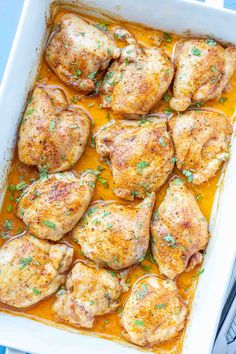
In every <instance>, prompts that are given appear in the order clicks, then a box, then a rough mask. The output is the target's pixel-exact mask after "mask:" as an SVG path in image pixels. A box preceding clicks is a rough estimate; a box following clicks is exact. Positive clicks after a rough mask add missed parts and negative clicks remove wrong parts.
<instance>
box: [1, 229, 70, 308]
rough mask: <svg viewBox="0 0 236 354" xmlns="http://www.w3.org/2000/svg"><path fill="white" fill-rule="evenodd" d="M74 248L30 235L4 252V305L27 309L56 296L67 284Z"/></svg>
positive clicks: (13, 241) (8, 245) (10, 243)
mask: <svg viewBox="0 0 236 354" xmlns="http://www.w3.org/2000/svg"><path fill="white" fill-rule="evenodd" d="M73 252H74V251H73V248H72V247H69V246H68V245H66V244H63V243H57V244H51V243H50V242H48V241H45V240H39V239H37V238H36V237H34V236H32V235H30V234H26V235H24V236H20V237H19V236H17V237H14V238H12V239H11V240H9V241H7V242H5V243H4V245H3V246H2V247H1V248H0V267H1V272H0V301H1V302H3V303H5V304H7V305H9V306H13V307H17V308H25V307H29V306H31V305H34V304H36V303H37V302H39V301H40V300H42V299H44V298H45V297H47V296H49V295H51V294H53V293H54V292H55V291H57V289H58V288H59V287H60V286H61V285H62V284H64V282H65V280H66V275H65V272H66V271H68V270H69V268H70V265H71V263H72V258H73Z"/></svg>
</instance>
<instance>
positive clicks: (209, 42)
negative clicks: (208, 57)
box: [206, 39, 217, 47]
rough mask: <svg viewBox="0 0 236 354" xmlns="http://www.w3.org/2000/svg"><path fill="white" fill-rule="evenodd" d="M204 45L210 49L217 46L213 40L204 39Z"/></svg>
mask: <svg viewBox="0 0 236 354" xmlns="http://www.w3.org/2000/svg"><path fill="white" fill-rule="evenodd" d="M206 43H207V44H208V45H210V46H211V47H215V46H216V45H217V43H216V41H215V40H214V39H206Z"/></svg>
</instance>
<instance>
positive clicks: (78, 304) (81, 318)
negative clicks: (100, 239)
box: [53, 261, 121, 328]
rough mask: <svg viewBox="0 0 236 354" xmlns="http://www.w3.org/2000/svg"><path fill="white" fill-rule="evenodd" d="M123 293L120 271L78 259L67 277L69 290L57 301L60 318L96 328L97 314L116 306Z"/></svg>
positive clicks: (56, 310)
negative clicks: (108, 269)
mask: <svg viewBox="0 0 236 354" xmlns="http://www.w3.org/2000/svg"><path fill="white" fill-rule="evenodd" d="M120 295H121V286H120V284H119V280H118V278H117V277H116V275H114V274H111V273H110V272H108V271H107V270H105V269H102V268H98V267H96V266H95V265H94V264H93V263H92V262H85V261H78V262H77V263H76V264H75V266H74V268H73V269H72V271H71V273H70V274H69V276H68V278H67V281H66V290H65V292H62V294H61V295H59V296H58V298H57V300H56V301H55V303H54V305H53V312H54V316H55V319H56V321H58V322H62V323H65V324H72V325H74V326H78V327H86V328H92V327H93V324H94V320H95V316H98V315H104V314H106V313H110V312H112V311H113V310H115V309H116V308H117V306H118V300H119V297H120Z"/></svg>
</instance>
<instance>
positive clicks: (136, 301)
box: [121, 275, 187, 346]
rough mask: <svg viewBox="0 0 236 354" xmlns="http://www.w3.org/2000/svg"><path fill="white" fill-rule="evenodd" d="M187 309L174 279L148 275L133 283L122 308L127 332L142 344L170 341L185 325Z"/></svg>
mask: <svg viewBox="0 0 236 354" xmlns="http://www.w3.org/2000/svg"><path fill="white" fill-rule="evenodd" d="M186 317H187V309H186V306H185V305H184V303H183V300H182V299H181V297H180V295H179V292H178V289H177V286H176V284H175V282H173V281H171V280H164V279H161V278H158V277H157V276H155V275H148V276H145V277H143V278H141V279H140V280H138V282H137V283H136V284H135V285H134V287H133V290H132V292H131V294H130V296H129V297H128V299H127V301H126V303H125V305H124V309H123V312H122V318H121V324H122V326H123V327H124V329H125V332H124V335H125V337H126V338H127V339H128V340H130V341H131V342H133V343H135V344H138V345H140V346H152V345H155V344H159V343H161V342H165V341H169V340H171V339H173V338H174V337H176V336H177V335H178V334H179V332H180V331H181V330H182V329H183V328H184V325H185V321H186Z"/></svg>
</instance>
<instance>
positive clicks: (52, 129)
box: [49, 120, 56, 132]
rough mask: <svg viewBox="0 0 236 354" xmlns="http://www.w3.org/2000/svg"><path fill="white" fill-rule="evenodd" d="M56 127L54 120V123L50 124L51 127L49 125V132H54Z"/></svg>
mask: <svg viewBox="0 0 236 354" xmlns="http://www.w3.org/2000/svg"><path fill="white" fill-rule="evenodd" d="M55 126H56V122H55V120H53V121H52V122H50V125H49V130H50V132H54V129H55Z"/></svg>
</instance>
